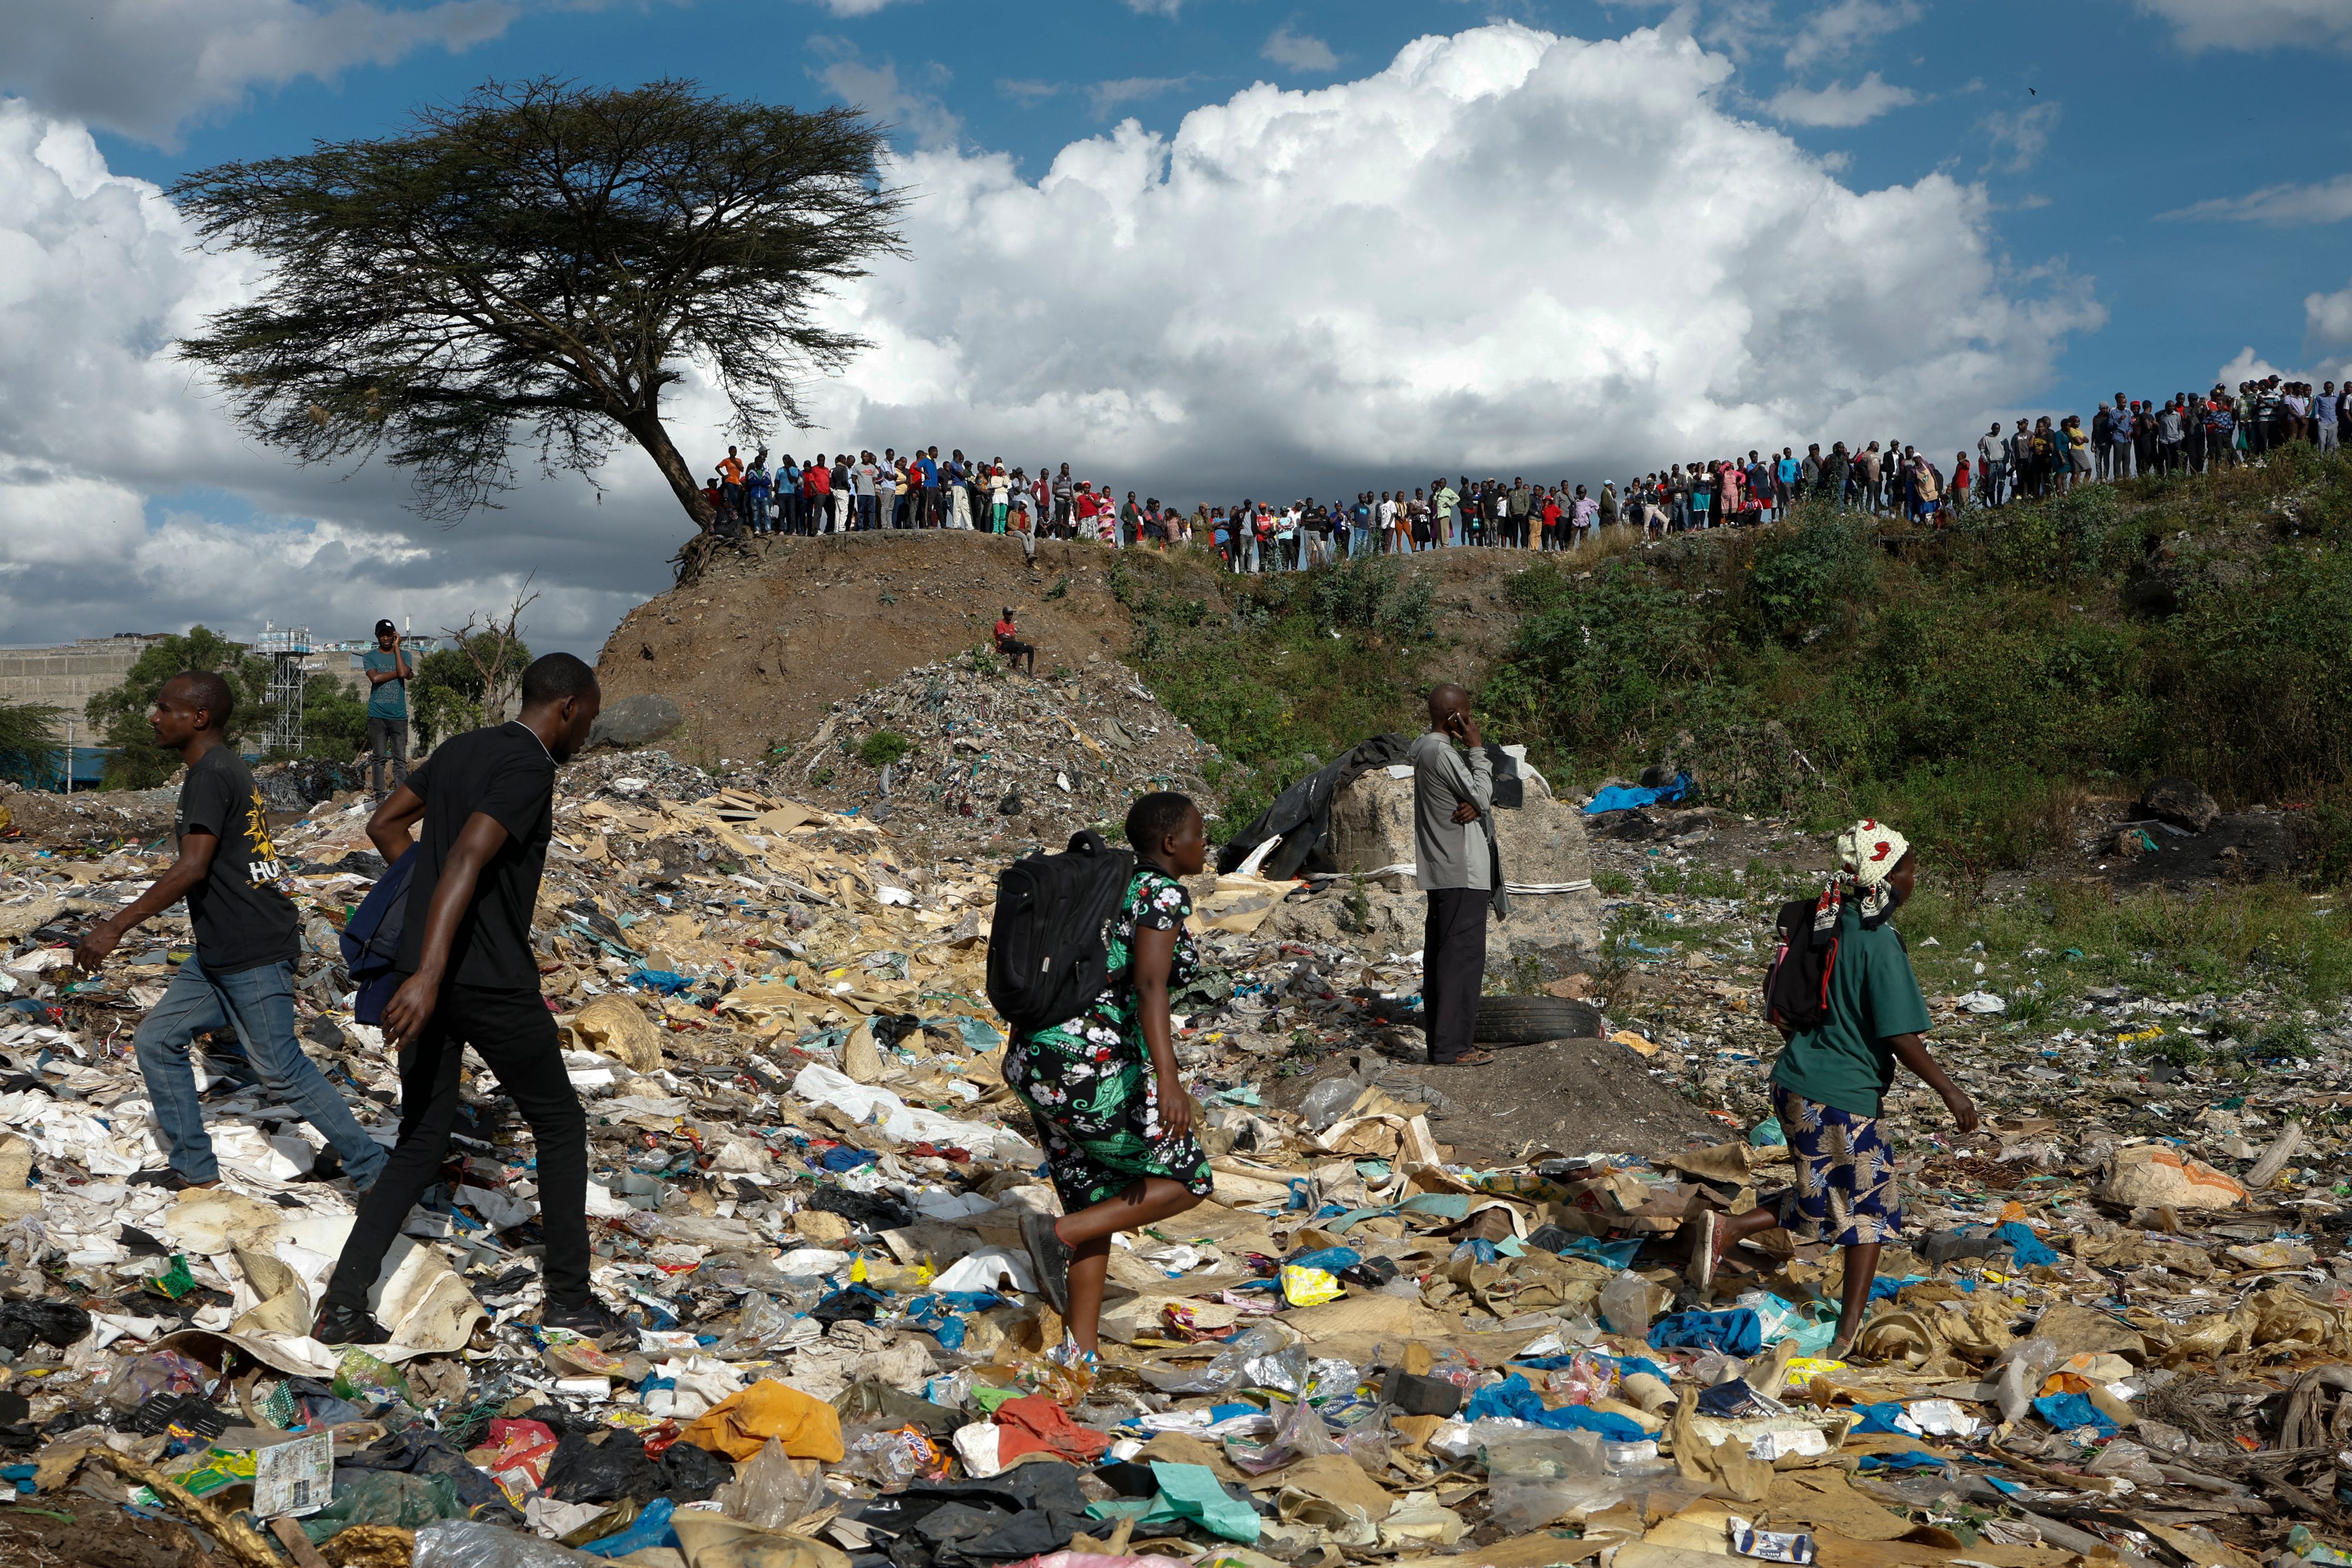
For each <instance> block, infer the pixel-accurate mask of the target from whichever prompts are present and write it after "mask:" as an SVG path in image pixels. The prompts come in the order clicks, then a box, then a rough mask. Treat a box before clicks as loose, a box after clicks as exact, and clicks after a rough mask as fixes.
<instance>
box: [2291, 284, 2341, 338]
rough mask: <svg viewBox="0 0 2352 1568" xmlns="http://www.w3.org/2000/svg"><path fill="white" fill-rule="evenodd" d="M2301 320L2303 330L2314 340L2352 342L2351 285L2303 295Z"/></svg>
mask: <svg viewBox="0 0 2352 1568" xmlns="http://www.w3.org/2000/svg"><path fill="white" fill-rule="evenodd" d="M2303 321H2304V330H2305V333H2306V334H2307V335H2308V336H2309V337H2310V338H2311V340H2313V341H2314V342H2318V343H2352V287H2345V288H2339V289H2337V290H2336V292H2335V293H2333V294H2309V295H2305V297H2304V301H2303Z"/></svg>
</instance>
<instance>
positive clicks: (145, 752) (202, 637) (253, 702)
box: [87, 626, 269, 789]
mask: <svg viewBox="0 0 2352 1568" xmlns="http://www.w3.org/2000/svg"><path fill="white" fill-rule="evenodd" d="M186 670H209V671H213V672H215V673H217V674H220V675H222V676H223V677H225V678H226V680H227V682H228V684H229V690H230V691H231V692H232V693H233V694H234V695H236V707H235V709H234V711H233V712H231V714H230V715H229V722H228V727H227V730H226V734H227V736H228V738H229V739H230V740H231V741H237V740H241V739H243V738H245V737H247V736H251V735H256V734H258V733H259V732H260V731H261V729H262V727H263V722H262V721H263V714H262V705H263V702H264V700H265V699H266V697H267V696H268V691H269V661H268V659H266V658H263V657H262V656H261V655H260V654H258V653H248V652H247V651H246V649H245V646H244V645H243V644H242V643H232V642H230V641H229V640H228V639H227V638H226V637H224V636H222V635H221V634H220V633H219V632H215V631H214V630H212V629H211V628H210V627H208V626H191V627H189V628H188V630H187V632H186V634H185V635H177V634H175V635H173V636H169V637H163V638H159V639H158V640H157V641H155V642H154V643H150V644H149V645H148V646H147V648H146V649H145V650H144V651H143V652H142V653H140V655H139V657H138V659H137V660H136V661H135V662H134V663H133V664H131V670H130V673H129V674H126V675H124V676H123V678H122V682H121V685H113V686H109V687H107V688H106V689H105V690H104V691H101V692H99V693H97V694H95V695H92V696H91V697H90V699H89V708H88V710H87V711H88V713H89V722H90V727H91V728H93V729H94V730H96V731H97V732H98V734H99V736H100V737H101V738H102V742H103V744H105V745H107V746H110V747H114V748H115V751H114V755H113V756H111V757H110V758H107V759H106V779H105V783H104V785H103V788H105V789H153V788H155V787H156V786H157V785H159V784H161V783H163V780H165V779H169V778H170V777H171V776H172V775H173V773H174V772H176V771H178V769H179V767H180V755H179V753H178V752H176V751H166V750H164V749H163V747H160V746H157V745H156V744H155V741H154V737H153V732H152V730H150V729H149V728H148V726H147V715H148V712H149V710H150V709H152V708H153V707H154V706H155V699H156V697H157V696H158V695H161V694H162V692H163V685H164V683H165V682H167V681H169V680H170V679H171V678H172V677H173V675H176V674H181V673H182V672H183V671H186Z"/></svg>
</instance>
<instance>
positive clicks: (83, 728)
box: [0, 636, 160, 746]
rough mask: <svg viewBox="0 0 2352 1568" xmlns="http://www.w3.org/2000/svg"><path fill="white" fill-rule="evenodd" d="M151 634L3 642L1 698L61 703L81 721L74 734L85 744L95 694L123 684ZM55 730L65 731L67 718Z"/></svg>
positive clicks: (89, 738) (62, 733)
mask: <svg viewBox="0 0 2352 1568" xmlns="http://www.w3.org/2000/svg"><path fill="white" fill-rule="evenodd" d="M158 641H160V639H159V638H157V637H152V636H127V637H84V638H82V639H81V640H80V641H79V642H78V643H66V644H65V645H63V646H61V647H54V648H0V700H5V701H7V702H17V703H46V704H47V705H49V706H52V707H58V708H62V709H64V710H65V714H66V715H67V716H71V717H72V718H74V719H75V720H76V721H77V723H76V724H75V726H74V733H73V738H74V741H75V743H76V744H77V745H83V746H87V745H89V744H90V743H91V742H92V741H94V740H95V739H96V737H94V736H92V735H91V734H90V732H89V719H88V717H87V716H86V715H85V713H84V708H85V707H86V706H87V705H88V704H89V699H90V698H91V696H93V695H96V694H97V693H99V692H100V691H103V690H105V689H106V688H107V687H109V686H117V685H121V684H122V678H123V677H124V676H125V675H128V674H130V673H131V665H132V664H135V663H136V662H137V661H138V658H139V655H140V654H141V653H144V652H146V650H147V648H148V646H149V645H150V644H151V643H155V642H158ZM56 734H57V737H58V739H60V740H63V739H64V738H65V737H66V731H65V724H64V721H63V718H62V717H61V718H60V719H59V722H58V726H57V729H56Z"/></svg>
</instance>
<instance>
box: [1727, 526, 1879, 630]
mask: <svg viewBox="0 0 2352 1568" xmlns="http://www.w3.org/2000/svg"><path fill="white" fill-rule="evenodd" d="M1875 527H1876V525H1875V524H1874V523H1873V522H1872V521H1870V520H1868V519H1865V518H1862V517H1855V516H1854V515H1853V513H1851V512H1842V511H1839V510H1837V509H1835V508H1833V507H1828V506H1823V505H1818V504H1817V505H1813V506H1810V507H1802V508H1801V509H1800V510H1799V511H1798V512H1797V514H1796V517H1795V518H1794V520H1793V521H1792V522H1791V523H1790V525H1789V526H1787V527H1785V528H1774V529H1772V530H1771V532H1770V533H1769V535H1768V536H1767V537H1766V538H1764V539H1763V540H1762V541H1761V542H1759V544H1758V545H1757V547H1756V552H1755V558H1754V560H1753V562H1752V564H1751V565H1750V567H1749V569H1748V593H1749V596H1750V598H1751V599H1752V601H1753V602H1754V604H1755V606H1756V609H1757V611H1758V612H1759V613H1760V614H1761V616H1762V618H1763V621H1764V624H1765V626H1766V627H1767V628H1769V630H1770V631H1771V632H1772V633H1773V634H1774V635H1776V636H1780V637H1784V638H1793V637H1796V636H1799V635H1801V634H1803V633H1805V632H1810V631H1811V630H1813V629H1815V628H1818V627H1822V626H1824V625H1826V624H1827V623H1828V622H1832V621H1833V620H1835V619H1837V618H1838V617H1839V616H1840V614H1841V613H1842V612H1844V611H1846V610H1848V609H1850V608H1852V607H1853V606H1857V605H1860V604H1863V603H1864V602H1866V601H1868V599H1869V597H1870V593H1871V590H1872V588H1873V586H1874V584H1875V583H1876V582H1877V580H1878V566H1879V551H1878V546H1877V542H1876V539H1875V537H1874V535H1875Z"/></svg>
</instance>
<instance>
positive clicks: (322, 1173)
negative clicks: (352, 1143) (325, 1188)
mask: <svg viewBox="0 0 2352 1568" xmlns="http://www.w3.org/2000/svg"><path fill="white" fill-rule="evenodd" d="M342 1174H343V1156H342V1155H339V1154H337V1153H336V1152H335V1150H334V1146H333V1145H328V1146H327V1147H325V1148H323V1149H320V1151H319V1157H318V1158H316V1159H314V1160H312V1161H311V1162H310V1169H309V1170H308V1171H306V1172H304V1173H303V1174H302V1175H300V1176H296V1177H295V1178H294V1179H295V1180H296V1181H297V1182H306V1181H332V1180H334V1179H335V1178H336V1177H337V1176H341V1175H342Z"/></svg>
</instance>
